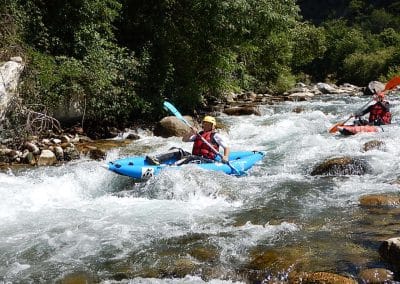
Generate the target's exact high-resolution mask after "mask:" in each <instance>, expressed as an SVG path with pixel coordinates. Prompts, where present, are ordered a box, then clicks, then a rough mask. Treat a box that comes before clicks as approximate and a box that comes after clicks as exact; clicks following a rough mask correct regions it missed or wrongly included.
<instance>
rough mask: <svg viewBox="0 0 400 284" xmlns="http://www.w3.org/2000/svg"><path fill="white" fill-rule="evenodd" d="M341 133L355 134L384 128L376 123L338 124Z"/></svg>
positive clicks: (378, 130)
mask: <svg viewBox="0 0 400 284" xmlns="http://www.w3.org/2000/svg"><path fill="white" fill-rule="evenodd" d="M338 130H339V132H340V134H343V135H354V134H357V133H361V132H380V131H382V128H381V127H380V126H375V125H343V126H338Z"/></svg>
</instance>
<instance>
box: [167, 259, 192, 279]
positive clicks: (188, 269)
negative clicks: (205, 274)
mask: <svg viewBox="0 0 400 284" xmlns="http://www.w3.org/2000/svg"><path fill="white" fill-rule="evenodd" d="M195 267H196V265H195V264H194V263H193V262H192V261H191V260H190V259H186V258H181V259H177V260H175V262H174V263H173V264H172V265H170V266H169V267H168V268H167V270H166V271H165V273H166V274H167V275H166V276H172V277H178V278H183V277H185V276H186V275H190V274H193V272H194V270H195Z"/></svg>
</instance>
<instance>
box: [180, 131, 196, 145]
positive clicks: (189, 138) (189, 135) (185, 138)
mask: <svg viewBox="0 0 400 284" xmlns="http://www.w3.org/2000/svg"><path fill="white" fill-rule="evenodd" d="M196 133H197V132H196V129H195V128H192V129H191V132H188V133H187V134H186V135H184V136H183V137H182V141H183V142H193V141H194V139H195V138H196V135H197V134H196Z"/></svg>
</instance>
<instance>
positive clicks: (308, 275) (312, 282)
mask: <svg viewBox="0 0 400 284" xmlns="http://www.w3.org/2000/svg"><path fill="white" fill-rule="evenodd" d="M289 283H290V284H300V283H301V284H357V281H355V280H354V279H351V278H347V277H344V276H342V275H339V274H335V273H330V272H300V273H296V272H293V273H290V274H289Z"/></svg>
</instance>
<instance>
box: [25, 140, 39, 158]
mask: <svg viewBox="0 0 400 284" xmlns="http://www.w3.org/2000/svg"><path fill="white" fill-rule="evenodd" d="M24 148H25V149H28V150H29V152H32V153H33V154H34V155H38V154H39V153H40V149H39V147H38V146H36V145H35V144H34V143H32V142H26V143H25V144H24Z"/></svg>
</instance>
